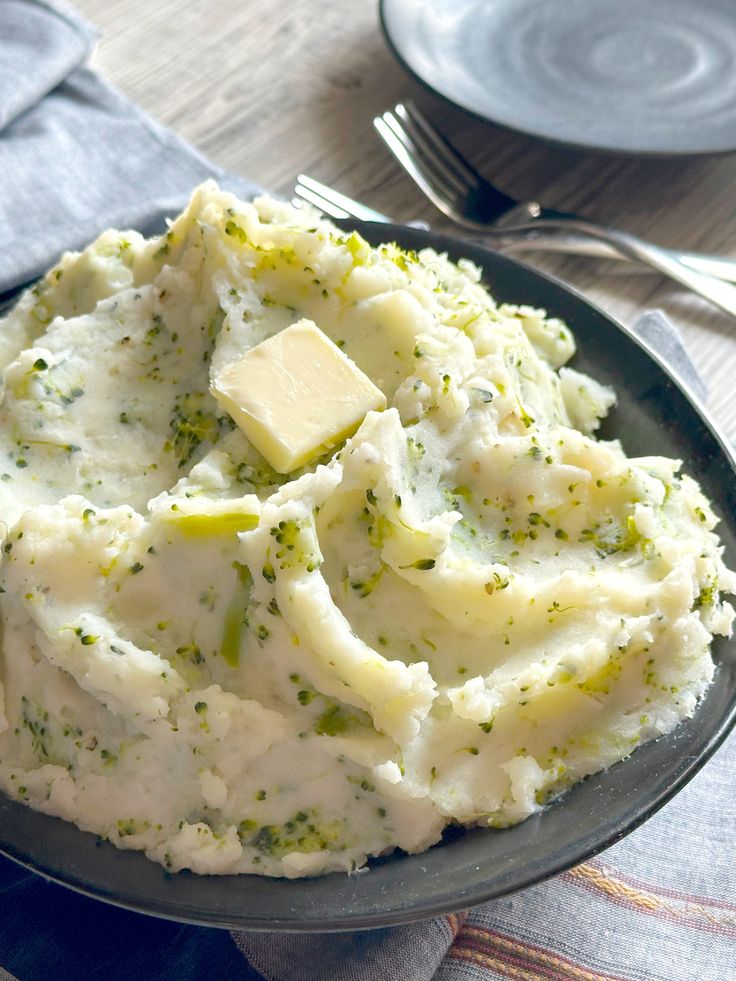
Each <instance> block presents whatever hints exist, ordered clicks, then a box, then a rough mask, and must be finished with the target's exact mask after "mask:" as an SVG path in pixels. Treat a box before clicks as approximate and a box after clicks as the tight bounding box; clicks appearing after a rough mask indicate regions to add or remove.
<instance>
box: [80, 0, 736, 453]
mask: <svg viewBox="0 0 736 981" xmlns="http://www.w3.org/2000/svg"><path fill="white" fill-rule="evenodd" d="M76 7H77V9H78V10H79V11H80V12H81V13H82V14H83V15H85V16H86V17H87V18H88V19H89V20H90V21H92V22H93V23H94V24H96V25H97V27H98V28H99V29H100V31H101V40H100V43H99V46H98V49H97V51H96V53H95V58H94V64H95V65H96V67H97V68H98V69H99V70H100V71H101V72H102V73H103V74H104V75H105V76H106V77H107V78H108V79H109V80H110V81H111V82H112V83H113V84H114V85H116V86H117V87H118V88H119V89H121V90H122V91H123V92H124V93H125V94H126V95H127V96H129V97H130V98H131V99H133V100H135V101H136V102H137V103H139V104H140V105H141V106H143V107H144V108H145V109H146V110H147V111H148V112H149V113H151V114H152V115H153V116H155V117H156V118H157V119H159V120H160V121H161V122H163V123H165V124H166V125H168V126H170V127H171V128H172V129H174V130H176V132H177V133H179V135H180V136H182V137H184V139H186V140H188V141H190V142H191V143H193V144H194V145H195V146H197V147H198V148H199V150H201V151H202V152H203V153H204V154H205V155H207V156H208V157H209V158H210V159H212V160H214V161H216V162H217V163H219V164H220V165H222V166H224V167H226V168H229V169H230V170H233V171H237V172H239V173H241V174H243V175H245V176H247V177H248V178H250V179H251V180H254V181H256V182H258V183H259V184H260V185H261V186H262V187H263V188H266V189H269V190H272V191H276V192H280V193H282V194H290V193H291V190H292V188H293V184H294V178H295V176H296V175H297V174H298V173H299V172H303V173H307V174H310V175H312V176H314V177H316V178H318V179H319V180H322V181H324V182H325V183H327V184H331V185H333V186H334V187H337V188H339V189H340V190H342V191H344V192H345V193H347V194H349V195H350V196H352V197H355V198H358V199H361V200H363V201H365V202H366V203H367V204H370V205H372V206H373V207H375V208H378V209H379V210H381V211H384V212H386V213H387V214H390V215H392V216H393V217H395V219H396V220H398V221H405V220H409V219H412V218H423V219H425V220H427V221H430V222H431V223H432V226H433V227H435V228H437V229H438V230H442V231H452V227H451V226H450V224H449V223H448V222H447V221H445V220H444V219H442V218H441V217H440V216H439V214H438V213H437V212H436V211H434V209H433V208H432V206H431V205H430V204H429V203H427V202H426V201H425V200H424V199H423V197H422V195H421V194H420V192H419V191H418V190H417V189H416V188H415V187H414V185H413V184H412V183H411V182H410V181H409V179H408V178H407V177H405V176H404V175H403V174H402V173H401V171H400V170H399V168H398V166H397V165H396V164H395V163H394V162H393V160H392V158H391V157H390V156H389V154H388V151H387V150H385V148H384V147H383V145H382V144H381V142H380V141H379V139H378V137H377V136H376V134H375V133H374V131H373V128H372V125H371V121H372V118H373V116H374V115H376V114H377V113H378V112H380V111H382V110H384V109H386V108H388V107H390V106H392V105H393V104H394V103H395V102H397V101H399V100H400V99H403V98H406V97H407V96H412V97H414V98H416V100H417V102H418V103H419V104H420V105H421V106H422V108H424V109H425V110H426V111H427V113H428V115H429V116H430V117H431V118H432V119H433V120H434V121H435V122H436V123H437V124H438V125H439V126H440V127H441V128H442V129H443V130H444V131H445V132H446V133H448V135H450V136H451V137H452V139H453V140H454V141H455V142H456V144H457V145H458V146H459V148H460V149H461V150H462V151H463V152H464V153H466V155H467V156H468V157H469V158H470V159H471V160H472V161H473V162H474V163H475V164H476V165H477V166H478V168H479V169H480V170H481V171H482V172H483V173H484V174H485V175H486V176H487V177H489V178H490V179H492V180H493V181H494V182H495V183H497V184H498V185H499V187H501V188H502V189H504V190H506V191H507V192H509V193H510V194H513V195H515V196H519V197H521V198H534V199H537V200H541V201H542V202H543V203H544V204H546V205H548V206H551V207H556V208H561V209H566V210H571V211H577V212H582V213H584V214H586V215H587V216H589V217H591V218H594V219H598V220H601V221H605V222H608V223H610V224H613V225H616V226H619V227H621V228H623V229H626V230H628V231H631V232H635V233H637V234H639V235H642V236H644V237H646V238H649V239H651V240H653V241H656V242H658V243H660V244H662V245H667V246H671V247H678V248H683V249H684V248H687V249H700V250H703V251H708V252H719V253H722V254H724V255H732V256H736V155H730V154H729V155H724V156H720V157H709V158H708V157H704V158H694V159H682V160H655V159H648V160H645V159H632V158H619V157H613V156H603V155H593V154H584V153H578V152H572V151H568V150H561V149H557V148H553V147H549V146H545V145H542V144H539V143H536V142H532V141H531V140H528V139H526V138H524V137H521V136H517V135H514V134H511V133H507V132H503V131H501V130H499V129H497V128H495V127H493V126H491V125H488V124H486V123H482V122H479V121H477V120H474V119H472V118H471V117H470V116H468V115H467V114H465V113H463V112H461V111H460V110H456V109H454V108H453V107H452V106H449V105H448V104H447V103H445V102H443V101H442V100H440V99H439V98H437V97H435V96H433V95H431V94H429V93H427V92H425V91H424V90H423V89H421V88H420V87H419V86H418V85H417V84H416V83H414V82H413V81H412V80H411V79H410V78H409V77H408V76H407V75H406V73H405V72H404V71H403V70H402V68H400V67H399V65H398V64H397V63H396V62H395V61H394V59H393V57H392V55H391V54H390V53H389V50H388V48H387V46H386V43H385V42H384V40H383V38H382V36H381V33H380V29H379V24H378V13H377V2H374V0H282V2H280V3H278V2H275V0H155V2H151V0H76ZM523 258H524V260H525V261H527V262H530V263H531V264H533V265H536V266H538V267H539V268H541V269H544V270H547V271H549V272H552V273H554V274H555V275H557V276H559V277H560V278H562V279H564V280H565V281H566V282H568V283H569V284H571V285H572V286H574V287H575V288H576V289H578V290H580V291H581V292H583V293H584V294H585V295H586V296H587V297H588V298H590V299H591V300H593V301H594V302H596V303H598V304H599V305H600V306H601V307H603V308H604V309H605V310H606V311H608V312H609V313H611V314H613V315H614V316H616V317H618V318H619V319H620V320H622V321H624V322H625V323H631V322H632V320H634V319H635V318H636V316H637V315H638V314H639V313H641V312H643V311H644V310H647V309H650V308H652V307H660V308H662V309H663V310H665V311H666V313H667V314H668V315H669V316H670V317H671V319H672V320H673V321H674V322H675V323H676V324H677V326H678V327H679V328H680V329H681V331H682V334H683V337H684V339H685V343H686V346H687V348H688V351H689V352H690V355H691V357H692V358H693V361H694V362H695V364H696V365H697V367H698V368H699V370H700V372H701V373H702V375H703V377H704V378H705V380H706V381H707V384H708V387H709V390H710V396H709V400H708V406H709V408H710V410H711V412H712V414H713V416H714V418H715V419H716V420H717V422H718V423H719V424H720V426H721V427H722V429H723V430H724V432H725V434H726V435H727V436H728V437H729V438H730V439H731V440H736V397H734V388H736V318H732V317H729V316H728V315H726V314H724V313H720V312H719V311H718V310H716V309H715V308H714V307H711V306H710V305H709V304H707V303H706V302H705V301H703V300H701V299H700V298H699V297H696V296H694V295H692V294H690V293H688V292H686V291H685V290H683V289H681V288H679V287H678V286H676V285H674V284H671V283H670V282H668V281H666V280H664V279H662V278H661V277H660V276H658V275H657V274H654V273H648V272H641V271H638V270H633V269H632V268H631V267H629V266H625V265H623V264H619V263H615V262H604V261H602V260H594V259H588V258H581V257H571V256H559V255H554V256H553V255H551V254H543V253H540V252H537V253H534V252H525V253H524V255H523ZM519 299H520V300H521V301H523V297H520V298H519Z"/></svg>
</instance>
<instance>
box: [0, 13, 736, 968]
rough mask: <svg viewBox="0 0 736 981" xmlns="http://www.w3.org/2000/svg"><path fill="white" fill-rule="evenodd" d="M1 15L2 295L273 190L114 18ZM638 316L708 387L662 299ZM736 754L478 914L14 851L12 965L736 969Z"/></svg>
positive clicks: (7, 869) (3, 900)
mask: <svg viewBox="0 0 736 981" xmlns="http://www.w3.org/2000/svg"><path fill="white" fill-rule="evenodd" d="M0 26H1V28H2V30H0V66H2V70H1V71H0V174H1V175H2V181H1V182H0V254H1V255H2V257H3V262H2V264H1V265H0V294H2V293H9V292H11V291H13V290H16V289H17V288H18V287H19V286H21V285H23V284H25V283H27V282H29V281H31V280H32V279H33V278H34V277H36V276H38V275H39V274H40V273H42V272H43V271H44V270H45V269H46V268H47V267H48V266H50V265H51V264H52V263H53V262H54V261H55V260H56V258H57V257H58V255H59V254H60V253H61V252H62V251H63V250H65V249H70V248H80V247H82V246H84V245H85V244H86V243H87V242H88V241H90V240H91V239H92V238H93V237H94V236H95V235H96V234H97V233H98V232H100V231H101V230H102V229H103V228H106V227H109V226H118V227H136V228H138V229H140V230H141V231H143V232H145V233H151V232H153V231H154V230H156V229H158V228H161V227H162V226H163V221H164V218H165V217H167V216H173V215H174V214H176V212H177V211H178V210H179V209H180V208H181V206H182V205H183V204H184V202H185V201H186V199H187V197H188V195H189V193H190V191H191V189H192V187H193V186H194V185H195V184H197V183H198V182H200V181H201V180H203V179H204V178H206V177H210V176H214V177H216V178H217V179H218V180H219V181H220V183H221V184H222V185H223V186H224V187H227V188H228V189H229V190H232V191H234V192H236V193H238V194H240V195H241V196H245V197H248V196H252V194H253V193H254V192H255V190H256V188H255V186H254V185H253V184H251V183H250V182H249V181H247V180H245V179H243V178H238V177H236V176H234V175H231V174H227V173H225V172H223V171H222V170H221V169H220V168H218V167H216V166H214V165H212V164H211V163H209V162H208V161H207V160H205V159H204V158H203V157H202V156H200V155H199V154H198V153H197V152H196V151H195V150H193V149H192V148H191V147H189V146H187V145H186V144H185V143H183V142H182V141H181V140H179V139H178V138H177V137H176V136H175V135H174V134H172V133H171V132H169V131H168V130H166V129H165V128H163V127H162V126H160V125H159V124H158V123H156V122H154V121H153V120H152V119H150V117H148V116H146V115H145V114H144V113H142V112H141V111H140V110H139V109H138V108H137V107H135V106H134V105H132V104H131V103H130V102H128V101H127V100H126V99H124V98H123V97H122V96H121V95H120V94H119V93H117V92H115V91H114V90H113V89H112V88H110V86H108V85H107V84H106V83H105V82H104V81H103V80H102V79H101V78H100V77H99V76H98V75H96V74H95V73H94V72H93V71H91V70H90V69H89V68H88V67H85V61H86V59H87V57H88V55H89V52H90V50H91V48H92V44H93V42H94V39H95V32H94V30H93V29H92V28H91V27H90V26H89V25H87V24H86V23H84V21H82V20H81V19H80V18H79V17H78V16H76V15H75V14H74V13H73V12H71V11H69V10H68V9H67V8H65V7H63V6H61V5H60V4H59V3H43V2H41V0H0ZM634 329H635V330H637V331H638V332H639V333H640V334H641V336H642V337H644V339H645V340H646V341H647V342H648V343H649V344H650V345H651V346H652V347H654V348H655V349H656V350H658V351H659V352H660V353H661V354H662V356H663V357H665V358H667V359H668V360H669V361H670V363H671V364H672V365H673V367H674V368H675V370H676V372H677V373H678V374H679V376H680V377H681V378H682V380H683V381H684V382H685V383H686V384H688V385H690V387H691V388H692V389H693V390H694V391H696V393H697V394H698V395H699V396H700V397H701V398H702V397H704V395H705V390H704V387H703V385H702V381H701V380H700V379H699V378H698V376H697V373H696V372H695V369H694V368H693V365H692V362H690V360H689V358H688V357H687V354H686V352H685V350H684V347H683V345H682V341H681V340H680V338H679V335H678V333H677V331H676V330H675V328H674V327H673V326H672V324H670V323H669V321H668V320H667V319H666V318H665V317H664V316H663V315H662V314H661V313H659V312H654V313H651V314H648V315H646V316H645V317H644V318H642V319H641V320H640V321H639V322H638V323H637V324H636V325H635V328H634ZM734 766H736V737H732V738H731V739H730V740H729V741H728V742H727V743H726V745H725V746H724V747H723V748H722V749H721V750H720V751H719V752H718V753H717V754H716V756H715V757H714V758H713V759H712V760H711V762H710V763H709V764H708V765H707V766H706V767H705V769H704V770H703V771H702V772H701V773H700V774H699V775H698V776H697V777H696V778H695V780H693V781H692V782H691V783H690V784H689V786H688V787H687V788H686V789H685V790H684V791H682V792H681V793H680V794H679V795H678V797H677V798H676V799H675V800H673V801H672V802H670V803H669V804H668V805H667V806H666V807H665V808H664V809H663V810H661V811H660V812H659V813H658V814H657V815H656V816H655V817H654V818H652V819H651V820H650V821H649V822H648V823H647V824H646V825H645V826H643V827H642V828H640V829H639V830H637V831H636V832H634V833H633V834H632V835H630V836H629V837H628V838H626V839H625V840H624V841H622V842H620V843H618V844H617V845H614V846H613V847H612V848H610V849H609V850H608V851H606V852H605V853H604V854H602V855H600V856H598V857H597V858H593V859H591V860H589V861H588V862H586V863H584V864H583V865H581V866H578V867H577V868H575V869H572V870H571V871H569V872H567V873H564V874H563V875H561V876H558V877H557V878H555V879H553V880H550V881H549V882H546V883H543V884H541V885H538V886H535V887H533V888H531V889H528V890H526V891H524V892H523V893H520V894H518V895H515V896H511V897H507V898H504V899H500V900H496V901H494V902H490V903H486V904H483V905H482V906H479V907H477V908H475V909H473V910H472V911H470V913H469V914H467V915H465V914H460V915H450V916H447V917H439V918H437V919H434V920H430V921H424V922H420V923H415V924H411V925H408V926H403V927H396V928H392V929H385V930H375V931H369V932H365V933H346V934H341V935H334V934H330V935H328V934H317V935H311V936H300V935H279V934H255V933H247V932H238V933H233V934H232V935H228V934H227V933H226V932H224V931H218V930H213V929H207V928H203V927H194V926H184V925H181V924H175V923H165V922H162V921H160V920H155V919H151V918H148V917H144V916H141V915H139V914H135V913H130V912H127V911H123V910H118V909H115V908H114V907H111V906H107V905H104V904H102V903H99V902H96V901H94V900H91V899H87V898H85V897H82V896H78V895H76V894H73V893H70V892H68V891H67V890H64V889H62V888H61V887H59V886H56V885H53V884H51V883H48V882H46V881H45V880H43V879H42V878H40V877H38V876H35V875H32V874H31V873H29V872H27V871H25V870H24V869H22V868H19V867H18V866H16V865H14V864H12V863H11V862H9V861H7V860H4V859H0V965H2V966H1V967H0V979H2V978H3V977H6V976H7V971H10V972H12V975H15V976H16V977H17V978H19V979H20V981H36V979H39V981H40V979H45V978H48V977H53V978H54V979H56V981H65V979H69V981H73V979H76V978H79V977H84V978H90V979H93V978H100V979H103V978H104V979H105V981H116V979H120V981H123V979H126V981H127V979H128V978H131V977H142V978H145V979H146V981H154V979H160V981H173V979H176V981H197V979H201V978H205V977H212V978H224V977H227V978H231V979H239V978H243V979H246V981H248V979H255V978H257V977H259V976H260V975H258V974H257V973H256V972H257V971H258V972H261V975H262V976H264V977H265V978H267V979H269V981H301V979H304V981H306V979H318V981H338V979H339V981H377V979H387V978H398V977H401V978H405V979H407V981H429V979H439V981H461V979H465V981H468V979H476V981H480V979H490V978H521V979H531V981H535V979H542V978H546V979H549V978H553V979H554V978H562V979H568V978H569V979H576V981H580V979H590V981H592V979H596V978H598V979H603V981H606V979H610V981H613V979H622V978H623V979H632V981H633V979H639V981H641V979H652V981H654V979H657V981H675V979H680V978H682V979H686V978H695V977H697V978H698V979H701V981H711V979H712V981H716V979H717V981H721V979H725V978H726V977H728V976H731V975H732V973H733V964H734V954H735V953H736V949H735V946H734V942H735V941H736V903H734V898H733V897H734V886H736V863H735V861H734V854H733V847H732V842H733V840H734V837H735V834H734V833H735V832H736V807H734V799H733V797H734V795H733V791H732V787H733V780H732V774H733V772H734ZM243 954H244V955H245V956H242V955H243ZM246 959H247V960H246ZM249 965H252V966H249ZM3 969H7V970H6V971H4V970H3Z"/></svg>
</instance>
